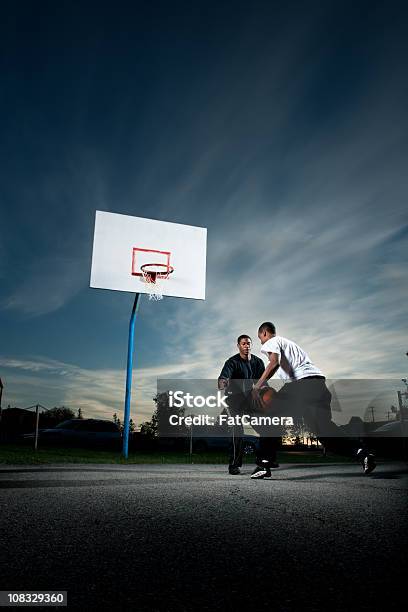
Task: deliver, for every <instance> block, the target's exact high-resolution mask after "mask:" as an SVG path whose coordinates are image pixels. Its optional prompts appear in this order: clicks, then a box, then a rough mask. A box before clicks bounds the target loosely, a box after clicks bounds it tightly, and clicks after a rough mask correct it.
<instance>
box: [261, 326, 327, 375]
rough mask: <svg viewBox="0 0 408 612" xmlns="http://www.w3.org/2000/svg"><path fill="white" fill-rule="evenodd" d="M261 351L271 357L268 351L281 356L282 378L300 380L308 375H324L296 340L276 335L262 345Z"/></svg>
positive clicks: (279, 370)
mask: <svg viewBox="0 0 408 612" xmlns="http://www.w3.org/2000/svg"><path fill="white" fill-rule="evenodd" d="M261 353H263V354H264V355H266V356H267V357H268V358H269V355H268V353H275V354H276V355H278V357H279V366H280V367H279V369H278V370H277V371H276V374H277V376H279V378H281V379H282V380H286V381H288V380H299V379H301V378H306V377H307V376H323V374H322V372H321V370H319V368H317V367H316V366H315V365H314V364H313V363H312V361H311V360H310V358H309V355H308V354H307V353H306V352H305V351H304V350H303V349H302V348H300V346H299V345H298V344H296V342H292V340H288V339H287V338H282V336H274V337H273V338H269V340H267V341H266V342H265V344H263V345H262V348H261Z"/></svg>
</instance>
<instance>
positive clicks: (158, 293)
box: [142, 264, 173, 302]
mask: <svg viewBox="0 0 408 612" xmlns="http://www.w3.org/2000/svg"><path fill="white" fill-rule="evenodd" d="M148 265H149V264H148ZM152 265H154V264H152ZM146 267H147V266H146ZM144 268H145V266H143V267H142V274H143V279H144V281H145V283H146V289H147V292H148V295H149V300H153V301H155V302H158V301H159V300H162V299H163V293H162V287H161V281H162V280H167V279H168V277H169V274H170V272H172V271H173V269H172V268H168V269H167V270H166V271H164V272H162V271H160V272H159V271H157V270H146V269H144Z"/></svg>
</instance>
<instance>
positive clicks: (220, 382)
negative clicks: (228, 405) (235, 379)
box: [218, 378, 229, 391]
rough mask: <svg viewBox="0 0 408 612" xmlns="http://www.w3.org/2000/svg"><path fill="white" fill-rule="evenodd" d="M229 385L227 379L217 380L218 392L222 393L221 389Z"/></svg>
mask: <svg viewBox="0 0 408 612" xmlns="http://www.w3.org/2000/svg"><path fill="white" fill-rule="evenodd" d="M228 385H229V380H228V378H219V379H218V389H220V391H222V390H223V389H226V388H227V387H228Z"/></svg>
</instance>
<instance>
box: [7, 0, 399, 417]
mask: <svg viewBox="0 0 408 612" xmlns="http://www.w3.org/2000/svg"><path fill="white" fill-rule="evenodd" d="M1 13H2V15H1V19H0V22H1V25H0V41H1V42H0V46H1V47H0V48H1V94H0V109H1V112H0V121H1V125H0V133H1V143H2V146H1V152H2V156H1V158H2V162H1V174H2V178H1V183H0V206H1V221H0V224H1V225H0V227H1V231H0V280H1V284H0V290H1V294H0V368H1V369H0V376H1V377H2V379H4V382H5V384H6V388H5V393H6V394H5V401H6V402H10V403H17V404H20V405H24V404H31V403H33V402H36V401H40V402H41V403H44V404H47V402H48V404H50V403H52V404H54V403H65V404H70V405H72V406H73V407H77V406H79V405H82V406H83V407H84V411H85V413H88V414H89V415H90V416H91V415H92V414H105V413H106V414H110V413H111V412H112V408H114V407H116V406H119V405H120V402H121V395H122V384H123V368H124V364H125V358H126V350H125V347H126V334H127V319H128V316H129V311H130V308H131V303H132V296H131V295H130V294H118V293H116V292H115V293H110V292H106V291H95V290H91V289H89V287H88V285H89V271H90V257H91V250H92V233H93V223H94V215H95V210H96V209H100V210H110V211H112V212H119V213H124V214H131V215H137V216H146V217H152V218H158V219H164V220H168V221H175V222H180V223H187V224H193V225H199V226H205V227H208V247H209V252H208V274H207V287H208V295H207V300H206V302H204V303H195V302H194V303H192V302H191V301H189V300H174V299H167V300H164V302H163V303H161V304H154V305H152V304H149V303H148V302H147V301H145V302H144V303H143V304H142V307H141V319H140V324H139V327H138V335H137V346H138V351H137V353H136V362H137V364H138V366H139V368H141V369H140V370H139V372H138V374H137V380H138V384H139V388H138V387H137V389H138V390H137V391H136V396H137V394H139V401H140V402H141V404H142V405H143V410H144V412H145V414H147V413H148V406H149V405H150V397H151V388H152V384H153V383H154V380H155V378H156V377H157V375H159V376H166V375H171V376H173V375H175V374H180V375H184V376H186V375H189V376H193V375H194V376H197V375H200V376H214V375H217V374H218V371H219V368H220V367H221V366H222V363H223V361H224V359H225V358H226V357H228V356H229V355H230V354H231V353H232V352H233V351H234V338H235V337H236V336H237V335H238V334H239V333H241V332H243V331H244V332H246V333H250V334H253V335H254V334H255V331H256V328H257V326H258V324H259V323H260V322H261V321H262V320H265V319H272V320H273V321H275V323H276V324H277V326H278V330H279V331H280V332H281V334H282V335H286V336H289V337H292V338H293V339H294V340H297V341H298V342H299V343H300V344H302V345H304V346H305V348H306V349H307V350H308V351H309V352H310V353H311V356H312V358H313V359H314V360H315V361H316V363H317V364H318V365H319V366H320V367H321V368H322V369H324V370H325V371H326V372H327V374H328V375H329V376H373V377H378V376H384V377H393V376H394V377H400V373H404V372H403V370H404V367H405V364H404V361H403V357H404V353H405V351H406V350H407V346H406V343H407V338H406V327H407V319H406V305H405V304H406V297H407V290H406V287H407V278H406V270H407V265H406V264H407V260H406V238H407V227H408V220H407V213H406V210H407V187H406V168H407V162H408V159H407V111H406V109H407V104H408V99H407V98H408V95H407V94H408V89H407V77H406V72H407V71H406V65H407V58H408V54H407V9H406V7H405V3H396V2H387V3H385V2H285V3H275V2H252V3H248V2H246V3H244V2H242V3H240V2H214V3H211V2H186V3H182V2H144V3H142V2H129V3H125V2H116V3H101V2H81V3H74V2H57V3H56V2H41V3H38V2H18V3H15V2H12V3H2V7H1ZM257 350H258V347H257V345H256V343H255V352H257ZM152 381H153V382H152ZM118 409H119V408H118ZM136 420H138V419H136Z"/></svg>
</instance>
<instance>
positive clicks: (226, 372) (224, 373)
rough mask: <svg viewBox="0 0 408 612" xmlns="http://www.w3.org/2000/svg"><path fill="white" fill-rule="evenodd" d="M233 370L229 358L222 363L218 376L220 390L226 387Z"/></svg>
mask: <svg viewBox="0 0 408 612" xmlns="http://www.w3.org/2000/svg"><path fill="white" fill-rule="evenodd" d="M233 370H234V365H233V363H232V362H231V361H230V359H227V361H226V362H225V363H224V367H223V368H222V370H221V374H220V375H219V377H218V389H221V390H222V389H225V388H226V387H228V385H229V381H230V378H231V376H232V373H233Z"/></svg>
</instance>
